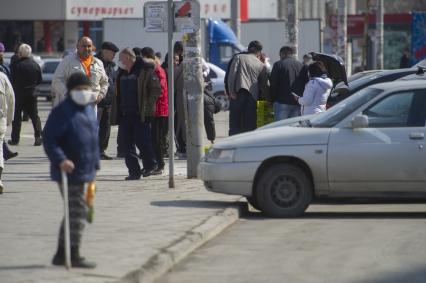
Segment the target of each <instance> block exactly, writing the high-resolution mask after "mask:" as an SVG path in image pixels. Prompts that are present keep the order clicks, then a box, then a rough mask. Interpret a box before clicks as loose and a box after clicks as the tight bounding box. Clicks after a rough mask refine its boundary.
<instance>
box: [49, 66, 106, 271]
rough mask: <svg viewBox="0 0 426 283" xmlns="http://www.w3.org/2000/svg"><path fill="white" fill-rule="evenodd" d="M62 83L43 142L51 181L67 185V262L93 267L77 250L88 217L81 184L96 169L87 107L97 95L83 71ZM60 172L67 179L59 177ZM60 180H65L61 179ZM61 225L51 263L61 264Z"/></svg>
mask: <svg viewBox="0 0 426 283" xmlns="http://www.w3.org/2000/svg"><path fill="white" fill-rule="evenodd" d="M66 86H67V95H66V98H65V100H64V101H63V102H61V103H60V104H59V105H58V106H57V107H55V108H54V109H53V110H52V112H51V114H50V116H49V118H48V120H47V122H46V126H45V128H44V131H43V144H44V149H45V151H46V154H47V156H48V157H49V160H50V163H51V166H50V168H51V177H52V179H53V181H56V182H58V184H59V188H60V190H61V193H62V194H63V193H64V187H65V186H67V188H68V193H69V194H68V195H69V200H68V205H69V225H70V234H69V236H70V242H71V265H72V267H80V268H94V267H95V266H96V265H95V264H94V263H91V262H88V261H86V260H85V259H84V258H82V257H80V253H79V249H80V243H81V236H82V233H83V229H84V225H85V221H86V219H87V217H88V213H87V205H86V200H85V199H84V191H85V187H84V186H85V184H86V183H92V182H94V180H95V178H96V171H97V170H99V159H100V158H99V155H100V152H99V139H98V129H97V128H98V123H97V119H96V115H95V112H94V111H93V107H92V106H91V104H93V102H94V101H96V99H97V94H96V93H95V92H92V90H91V86H92V84H91V80H90V78H89V77H87V76H86V75H85V74H84V73H83V72H77V73H74V74H72V75H71V76H70V77H69V79H68V82H67V84H66ZM64 172H65V173H66V174H67V175H68V178H62V176H61V174H63V173H64ZM64 179H67V180H68V182H67V183H66V182H63V181H64ZM64 183H65V184H64ZM64 185H65V186H64ZM65 192H66V191H65ZM65 197H66V195H65ZM64 224H65V223H64V221H62V224H61V228H60V231H59V241H58V250H57V252H56V254H55V256H54V258H53V260H52V264H54V265H64V264H65V247H66V246H65V233H64V230H66V227H64V226H65V225H64Z"/></svg>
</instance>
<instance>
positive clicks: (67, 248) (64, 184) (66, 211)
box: [62, 171, 71, 269]
mask: <svg viewBox="0 0 426 283" xmlns="http://www.w3.org/2000/svg"><path fill="white" fill-rule="evenodd" d="M62 190H63V194H64V214H65V223H64V225H65V229H64V233H65V235H64V236H65V267H66V268H67V269H70V268H71V243H70V242H71V241H70V213H69V203H68V177H67V173H66V172H64V171H62Z"/></svg>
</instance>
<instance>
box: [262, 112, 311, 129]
mask: <svg viewBox="0 0 426 283" xmlns="http://www.w3.org/2000/svg"><path fill="white" fill-rule="evenodd" d="M314 116H315V114H313V115H305V116H298V117H294V118H289V119H285V120H281V121H277V122H273V123H271V124H267V125H265V126H263V127H260V128H258V129H256V131H262V130H266V129H271V128H277V127H285V126H293V125H298V124H299V122H300V121H306V120H309V119H311V118H312V117H314Z"/></svg>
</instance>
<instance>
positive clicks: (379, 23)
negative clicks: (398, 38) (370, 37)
mask: <svg viewBox="0 0 426 283" xmlns="http://www.w3.org/2000/svg"><path fill="white" fill-rule="evenodd" d="M384 9H385V7H384V6H383V0H377V10H376V36H377V69H378V70H382V69H383V68H384V63H383V42H384V23H383V21H384V19H383V18H384Z"/></svg>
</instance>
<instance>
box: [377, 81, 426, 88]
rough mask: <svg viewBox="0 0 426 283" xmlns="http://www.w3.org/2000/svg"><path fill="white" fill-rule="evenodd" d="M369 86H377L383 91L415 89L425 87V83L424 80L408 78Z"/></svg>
mask: <svg viewBox="0 0 426 283" xmlns="http://www.w3.org/2000/svg"><path fill="white" fill-rule="evenodd" d="M370 87H371V88H378V89H382V90H384V91H389V90H403V89H413V88H414V89H417V88H425V89H426V84H425V81H424V80H410V81H400V80H397V81H393V82H387V83H380V84H375V85H372V86H370Z"/></svg>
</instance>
